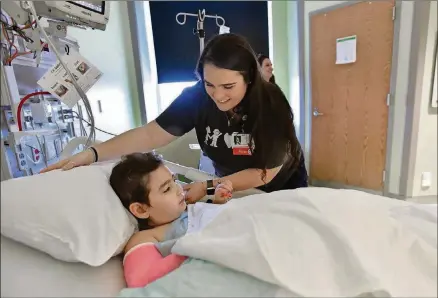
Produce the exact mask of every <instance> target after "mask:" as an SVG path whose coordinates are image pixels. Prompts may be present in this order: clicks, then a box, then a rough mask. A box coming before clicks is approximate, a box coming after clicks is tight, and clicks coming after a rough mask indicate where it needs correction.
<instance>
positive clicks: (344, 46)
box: [336, 35, 357, 64]
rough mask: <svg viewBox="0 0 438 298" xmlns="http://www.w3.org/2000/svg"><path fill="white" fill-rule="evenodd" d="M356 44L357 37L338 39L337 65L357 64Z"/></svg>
mask: <svg viewBox="0 0 438 298" xmlns="http://www.w3.org/2000/svg"><path fill="white" fill-rule="evenodd" d="M356 42H357V36H356V35H352V36H347V37H343V38H338V39H336V64H347V63H353V62H356Z"/></svg>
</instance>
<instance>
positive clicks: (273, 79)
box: [257, 53, 276, 84]
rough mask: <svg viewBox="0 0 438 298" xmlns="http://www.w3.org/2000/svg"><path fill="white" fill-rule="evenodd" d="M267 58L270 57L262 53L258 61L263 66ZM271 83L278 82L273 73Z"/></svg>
mask: <svg viewBox="0 0 438 298" xmlns="http://www.w3.org/2000/svg"><path fill="white" fill-rule="evenodd" d="M265 59H269V57H268V56H266V55H265V54H261V53H260V54H258V55H257V61H258V62H259V65H260V67H262V66H263V61H265ZM269 83H272V84H276V83H275V76H274V75H272V76H271V78H270V79H269Z"/></svg>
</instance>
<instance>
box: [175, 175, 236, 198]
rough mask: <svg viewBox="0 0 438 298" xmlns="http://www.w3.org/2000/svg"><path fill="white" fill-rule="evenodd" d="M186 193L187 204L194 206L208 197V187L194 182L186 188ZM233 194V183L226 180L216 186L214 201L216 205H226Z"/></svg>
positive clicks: (203, 183)
mask: <svg viewBox="0 0 438 298" xmlns="http://www.w3.org/2000/svg"><path fill="white" fill-rule="evenodd" d="M184 190H185V191H186V202H187V203H188V204H194V203H196V202H198V201H199V200H201V199H202V198H203V197H205V196H206V195H207V185H206V183H205V182H194V183H191V184H187V185H185V186H184ZM232 192H233V185H232V183H231V181H229V180H225V181H222V182H221V183H219V184H218V185H217V186H216V190H215V194H214V200H213V203H215V204H224V203H226V202H228V201H229V200H230V198H231V193H232Z"/></svg>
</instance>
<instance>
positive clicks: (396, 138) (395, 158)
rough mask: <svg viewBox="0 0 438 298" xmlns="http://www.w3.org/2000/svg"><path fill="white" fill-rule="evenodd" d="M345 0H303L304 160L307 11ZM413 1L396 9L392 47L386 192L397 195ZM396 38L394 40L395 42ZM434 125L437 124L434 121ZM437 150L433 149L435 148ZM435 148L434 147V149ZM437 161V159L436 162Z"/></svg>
mask: <svg viewBox="0 0 438 298" xmlns="http://www.w3.org/2000/svg"><path fill="white" fill-rule="evenodd" d="M345 2H348V1H305V7H304V10H305V11H304V13H305V17H304V20H305V26H304V30H305V33H304V36H305V37H304V38H305V81H306V84H305V114H304V124H305V151H306V160H307V163H308V161H309V155H310V144H311V120H312V119H311V86H310V57H309V55H310V48H309V13H310V12H313V11H316V10H319V9H324V8H327V7H330V6H333V5H339V4H342V3H345ZM413 11H414V3H413V2H411V1H402V3H401V11H399V12H397V15H398V17H399V21H400V29H399V40H398V41H399V44H398V47H397V48H395V49H394V51H395V52H398V54H397V61H393V63H397V70H396V74H397V75H396V81H395V84H394V85H393V105H392V106H391V114H392V115H393V119H392V123H390V124H389V130H390V131H392V138H391V140H390V141H391V142H390V144H391V145H390V146H389V147H388V148H387V152H388V153H389V154H388V157H389V161H388V165H389V167H388V168H387V169H386V170H387V172H388V176H387V177H386V178H387V179H388V180H389V182H388V188H387V190H388V192H389V193H391V194H395V195H398V194H399V193H400V191H399V187H400V174H401V169H402V162H403V160H402V156H403V145H404V144H403V142H404V135H405V131H404V127H405V120H406V119H405V117H406V98H407V91H408V79H409V63H408V62H409V55H410V42H411V31H412V21H413ZM395 42H396V40H394V43H395ZM435 126H436V125H435ZM435 150H436V149H435ZM435 152H436V151H435ZM435 164H436V162H435Z"/></svg>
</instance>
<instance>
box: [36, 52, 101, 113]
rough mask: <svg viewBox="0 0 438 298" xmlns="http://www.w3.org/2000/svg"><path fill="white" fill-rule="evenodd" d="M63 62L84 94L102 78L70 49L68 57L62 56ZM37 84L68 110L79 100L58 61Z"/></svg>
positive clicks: (89, 64) (68, 77)
mask: <svg viewBox="0 0 438 298" xmlns="http://www.w3.org/2000/svg"><path fill="white" fill-rule="evenodd" d="M63 61H64V63H65V64H66V65H67V67H68V69H69V70H70V72H71V73H72V74H73V76H74V77H75V79H76V81H77V83H78V85H79V86H80V87H81V89H82V90H83V91H84V92H85V93H86V92H87V91H88V90H90V88H91V87H92V86H93V85H94V84H96V82H97V81H98V80H99V79H100V77H101V76H102V72H101V71H100V70H98V69H97V68H96V67H95V66H94V65H93V64H91V63H90V62H89V61H88V60H87V59H85V58H84V57H82V56H81V55H80V54H79V53H78V52H76V51H74V50H72V49H70V54H69V55H64V56H63ZM37 83H38V85H40V86H41V88H43V90H44V91H47V92H50V93H51V94H52V95H53V96H55V97H56V98H58V99H59V100H60V101H62V102H63V103H65V104H66V105H67V106H68V107H70V108H72V107H74V106H75V105H76V103H77V102H78V101H79V100H80V99H81V97H80V96H79V94H78V92H77V91H76V89H75V87H74V85H73V83H72V81H71V78H70V76H69V75H68V74H67V72H66V71H65V69H64V67H62V65H61V63H60V62H59V61H58V62H57V63H56V64H55V65H54V66H53V67H52V68H51V69H49V71H48V72H46V73H45V74H44V76H43V77H42V78H41V79H40V80H39V81H38V82H37Z"/></svg>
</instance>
